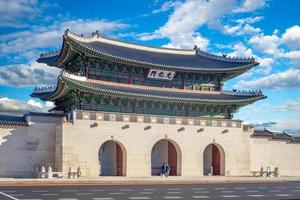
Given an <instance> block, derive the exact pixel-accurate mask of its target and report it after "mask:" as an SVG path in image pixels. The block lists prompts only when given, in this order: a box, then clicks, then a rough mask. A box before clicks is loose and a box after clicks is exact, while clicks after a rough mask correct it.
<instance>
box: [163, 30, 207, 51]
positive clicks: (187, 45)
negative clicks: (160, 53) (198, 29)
mask: <svg viewBox="0 0 300 200" xmlns="http://www.w3.org/2000/svg"><path fill="white" fill-rule="evenodd" d="M191 44H195V45H197V46H198V47H199V48H200V49H202V50H204V51H205V50H206V49H207V46H208V44H209V40H208V39H206V38H204V37H202V36H201V35H200V34H199V33H190V34H176V35H174V36H172V40H171V42H170V43H168V44H166V45H163V46H164V47H169V48H183V49H192V48H193V47H194V46H192V45H191Z"/></svg>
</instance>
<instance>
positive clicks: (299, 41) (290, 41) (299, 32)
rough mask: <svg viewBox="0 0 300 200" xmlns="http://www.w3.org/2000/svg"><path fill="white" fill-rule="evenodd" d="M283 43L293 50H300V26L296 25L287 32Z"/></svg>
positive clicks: (283, 36) (283, 37)
mask: <svg viewBox="0 0 300 200" xmlns="http://www.w3.org/2000/svg"><path fill="white" fill-rule="evenodd" d="M282 42H283V43H284V44H286V45H287V46H289V47H291V48H300V26H299V25H295V26H292V27H290V28H288V29H286V30H285V33H284V34H283V35H282Z"/></svg>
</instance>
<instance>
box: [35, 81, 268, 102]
mask: <svg viewBox="0 0 300 200" xmlns="http://www.w3.org/2000/svg"><path fill="white" fill-rule="evenodd" d="M128 87H129V88H130V87H132V88H134V86H131V85H128ZM73 88H76V89H79V90H81V91H85V92H90V93H95V94H103V95H111V96H117V97H126V98H133V99H138V98H140V99H145V100H159V101H174V102H189V103H199V104H201V103H203V104H222V105H225V104H226V105H228V104H241V105H247V104H251V103H253V102H255V101H257V100H260V99H264V98H266V96H264V95H256V96H255V95H254V96H249V98H244V99H235V100H228V99H213V98H212V99H207V98H206V99H205V98H204V99H201V95H199V96H200V97H199V98H194V97H193V98H187V97H180V95H179V96H178V97H171V96H168V92H165V95H154V94H152V93H149V94H144V93H141V92H124V91H122V90H117V89H116V88H114V87H111V88H110V89H105V88H103V87H102V88H101V87H100V86H99V87H95V86H92V85H89V84H87V83H86V82H84V81H78V80H74V79H71V78H68V77H65V76H64V75H60V77H59V79H58V83H57V86H56V89H55V90H53V91H52V92H47V93H46V92H45V93H32V94H31V96H32V97H36V98H40V99H42V100H44V101H54V100H55V99H58V98H61V97H63V96H65V95H66V94H67V93H68V91H69V90H72V89H73ZM236 97H237V98H239V96H238V95H236Z"/></svg>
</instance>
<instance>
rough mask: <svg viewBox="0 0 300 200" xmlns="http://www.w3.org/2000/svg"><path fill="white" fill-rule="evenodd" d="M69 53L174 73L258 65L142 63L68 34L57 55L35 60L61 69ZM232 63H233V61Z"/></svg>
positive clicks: (236, 70)
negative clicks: (85, 42)
mask: <svg viewBox="0 0 300 200" xmlns="http://www.w3.org/2000/svg"><path fill="white" fill-rule="evenodd" d="M74 43H76V44H77V45H80V47H81V48H83V49H85V52H82V50H80V49H79V50H78V49H76V47H75V45H74ZM75 49H76V50H77V51H75ZM71 52H75V53H78V52H82V54H85V55H88V56H90V57H94V58H98V59H105V60H110V61H113V62H117V63H123V64H128V65H134V66H139V67H145V68H157V69H168V70H176V71H177V70H178V71H190V72H198V73H201V72H204V73H217V72H218V73H238V74H240V73H243V72H245V71H247V70H249V69H251V68H252V67H254V66H257V65H259V63H258V62H256V61H255V60H253V61H252V62H250V61H249V62H247V64H246V63H245V62H241V66H239V67H231V68H216V67H205V68H203V67H200V66H195V67H185V66H172V65H164V64H160V63H147V62H143V61H140V60H131V59H128V58H124V57H118V56H114V55H109V54H105V53H103V52H99V51H97V50H96V49H92V48H90V47H88V46H87V45H85V44H84V43H83V42H80V41H78V40H75V39H74V38H72V37H71V36H69V35H68V34H64V36H63V44H62V48H61V50H60V52H59V53H57V52H56V54H55V55H51V54H50V55H46V57H45V55H44V54H41V56H40V58H38V59H37V62H39V63H45V64H47V65H50V66H56V67H59V68H62V66H63V65H64V64H66V63H64V62H66V61H67V60H68V59H67V58H68V56H69V54H70V53H71ZM51 58H52V60H51ZM47 59H48V60H50V62H49V61H47ZM232 61H234V59H233V60H232ZM235 61H236V60H235Z"/></svg>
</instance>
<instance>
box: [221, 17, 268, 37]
mask: <svg viewBox="0 0 300 200" xmlns="http://www.w3.org/2000/svg"><path fill="white" fill-rule="evenodd" d="M262 19H263V17H262V16H256V17H246V18H241V19H237V20H235V22H236V23H237V24H236V25H224V26H223V33H225V34H229V35H255V34H258V33H260V32H261V29H260V28H257V27H253V26H252V25H251V24H253V23H255V22H258V21H260V20H262Z"/></svg>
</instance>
